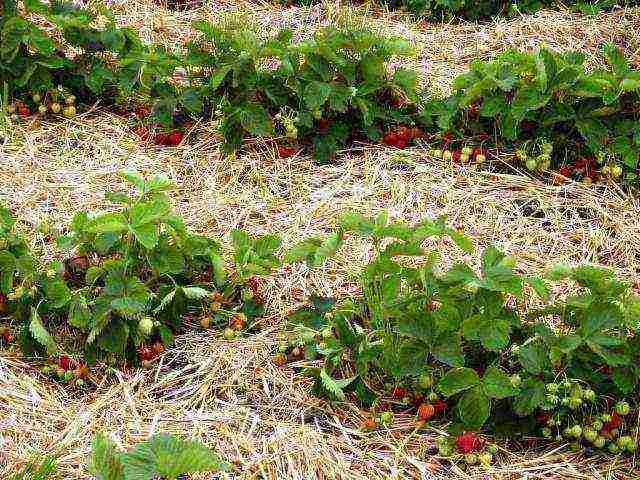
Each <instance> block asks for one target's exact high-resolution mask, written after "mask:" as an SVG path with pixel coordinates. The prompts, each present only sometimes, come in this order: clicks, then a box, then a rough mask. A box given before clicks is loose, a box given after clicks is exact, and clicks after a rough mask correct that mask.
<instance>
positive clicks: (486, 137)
mask: <svg viewBox="0 0 640 480" xmlns="http://www.w3.org/2000/svg"><path fill="white" fill-rule="evenodd" d="M478 139H479V140H480V141H481V142H486V141H487V140H489V134H488V133H487V132H480V133H479V134H478Z"/></svg>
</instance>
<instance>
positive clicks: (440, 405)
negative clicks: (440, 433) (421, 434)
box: [433, 400, 447, 415]
mask: <svg viewBox="0 0 640 480" xmlns="http://www.w3.org/2000/svg"><path fill="white" fill-rule="evenodd" d="M433 408H434V409H435V414H436V415H440V414H441V413H444V412H445V411H446V410H447V404H446V403H445V402H444V401H443V400H436V402H435V403H434V404H433Z"/></svg>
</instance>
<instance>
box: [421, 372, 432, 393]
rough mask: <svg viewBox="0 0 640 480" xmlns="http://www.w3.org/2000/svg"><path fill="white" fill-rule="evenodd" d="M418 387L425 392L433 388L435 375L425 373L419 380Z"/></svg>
mask: <svg viewBox="0 0 640 480" xmlns="http://www.w3.org/2000/svg"><path fill="white" fill-rule="evenodd" d="M418 385H420V387H421V388H424V389H425V390H428V389H430V388H431V387H432V386H433V375H431V374H430V373H427V372H425V373H423V374H422V375H420V378H419V379H418Z"/></svg>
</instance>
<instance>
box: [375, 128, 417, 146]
mask: <svg viewBox="0 0 640 480" xmlns="http://www.w3.org/2000/svg"><path fill="white" fill-rule="evenodd" d="M423 137H424V132H423V131H422V130H420V129H419V128H417V127H413V128H409V127H407V126H406V125H403V126H401V127H400V128H398V129H396V130H391V131H389V132H388V133H387V134H386V135H385V136H384V137H383V139H382V142H383V143H384V144H385V145H388V146H390V147H396V148H407V146H409V144H410V143H411V142H412V141H413V140H415V139H418V138H423Z"/></svg>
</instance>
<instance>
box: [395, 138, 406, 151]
mask: <svg viewBox="0 0 640 480" xmlns="http://www.w3.org/2000/svg"><path fill="white" fill-rule="evenodd" d="M407 145H409V142H408V141H407V140H405V139H403V138H398V140H397V141H396V147H398V148H400V149H403V148H407Z"/></svg>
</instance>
